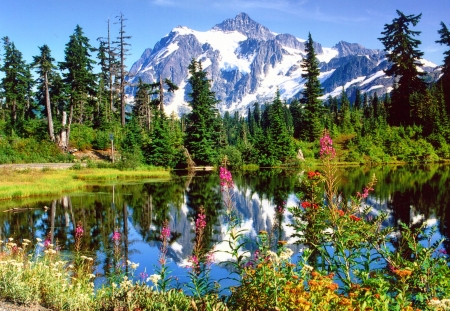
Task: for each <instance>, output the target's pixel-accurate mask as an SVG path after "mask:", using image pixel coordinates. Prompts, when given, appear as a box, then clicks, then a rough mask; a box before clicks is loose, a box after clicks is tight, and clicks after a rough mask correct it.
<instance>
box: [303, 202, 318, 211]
mask: <svg viewBox="0 0 450 311" xmlns="http://www.w3.org/2000/svg"><path fill="white" fill-rule="evenodd" d="M301 206H302V207H303V208H304V209H306V208H313V209H318V208H319V205H317V204H316V203H311V202H307V201H303V202H302V204H301Z"/></svg>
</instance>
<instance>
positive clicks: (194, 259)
mask: <svg viewBox="0 0 450 311" xmlns="http://www.w3.org/2000/svg"><path fill="white" fill-rule="evenodd" d="M188 261H189V262H190V264H191V268H195V267H197V266H198V264H199V260H198V257H197V256H196V255H192V256H191V257H189V259H188Z"/></svg>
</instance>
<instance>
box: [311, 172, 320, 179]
mask: <svg viewBox="0 0 450 311" xmlns="http://www.w3.org/2000/svg"><path fill="white" fill-rule="evenodd" d="M320 176H321V174H320V172H317V171H315V172H314V171H309V172H308V179H314V178H318V177H320Z"/></svg>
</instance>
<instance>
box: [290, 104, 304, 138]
mask: <svg viewBox="0 0 450 311" xmlns="http://www.w3.org/2000/svg"><path fill="white" fill-rule="evenodd" d="M289 110H290V112H291V116H292V123H293V129H294V133H293V136H294V137H295V138H298V139H305V137H304V136H303V135H302V133H303V130H304V124H303V122H302V121H303V119H304V117H303V108H302V105H301V104H300V102H299V101H298V100H297V99H294V100H292V102H291V104H290V105H289Z"/></svg>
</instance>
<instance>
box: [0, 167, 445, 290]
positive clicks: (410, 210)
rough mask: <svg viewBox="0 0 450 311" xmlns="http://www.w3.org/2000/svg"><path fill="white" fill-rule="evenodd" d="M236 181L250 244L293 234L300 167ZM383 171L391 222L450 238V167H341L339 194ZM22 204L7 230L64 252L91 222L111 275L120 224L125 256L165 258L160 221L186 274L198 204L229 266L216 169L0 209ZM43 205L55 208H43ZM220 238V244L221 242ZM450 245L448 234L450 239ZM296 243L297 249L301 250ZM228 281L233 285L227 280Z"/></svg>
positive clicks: (103, 267)
mask: <svg viewBox="0 0 450 311" xmlns="http://www.w3.org/2000/svg"><path fill="white" fill-rule="evenodd" d="M232 173H233V179H234V182H235V189H234V202H235V206H236V209H237V213H238V214H239V216H240V217H241V219H242V222H243V225H242V226H243V227H244V228H245V229H246V230H247V231H246V233H247V234H246V236H247V238H248V245H247V249H248V250H250V251H251V250H254V249H255V247H256V243H255V242H254V238H255V237H256V235H257V233H258V232H259V231H261V230H265V231H267V232H269V233H271V234H272V236H273V239H274V241H276V240H281V239H283V240H288V241H290V242H293V240H292V239H290V232H291V229H290V227H289V226H287V225H288V224H289V223H290V214H289V212H288V211H287V210H286V211H284V212H283V213H279V212H277V211H278V207H279V206H281V205H282V204H283V202H286V206H288V207H289V206H293V205H295V204H298V199H297V197H296V189H297V185H298V181H299V179H300V178H301V177H302V171H298V170H277V169H271V170H260V171H255V172H244V173H243V172H232ZM373 174H375V176H376V178H377V180H378V183H377V185H376V187H375V191H374V192H373V193H372V195H371V196H370V197H369V198H368V201H367V203H368V204H370V205H372V207H373V212H374V213H377V212H379V211H386V212H388V213H389V215H390V217H389V219H388V221H387V223H386V224H387V225H392V226H396V225H397V224H398V222H399V221H401V222H404V223H406V224H409V225H410V226H420V225H421V224H422V223H423V222H427V223H428V224H429V225H432V224H436V225H437V226H438V228H439V230H438V235H437V237H436V238H438V237H440V236H445V237H447V238H448V237H450V217H449V215H448V214H449V212H450V208H449V205H450V191H449V186H450V166H443V165H428V166H383V167H381V166H380V167H375V168H367V167H350V168H345V169H340V171H339V175H340V186H339V193H340V194H341V196H342V197H343V198H349V196H350V195H355V194H356V192H357V191H360V192H361V191H362V189H363V187H364V186H365V185H366V184H367V182H369V181H370V179H371V177H372V175H373ZM2 204H4V205H6V204H7V205H8V207H11V206H14V207H21V208H26V209H25V210H23V211H21V212H17V213H12V212H3V213H0V238H1V239H2V240H5V239H6V238H7V237H14V238H15V239H21V238H28V239H30V240H31V239H35V238H37V237H39V238H43V239H44V238H46V237H48V238H49V239H51V240H52V242H53V243H56V244H58V245H59V246H60V247H61V250H62V251H64V252H70V251H71V250H73V247H74V228H75V226H76V224H77V223H78V222H80V223H81V224H82V225H83V228H84V230H85V235H84V236H83V248H84V249H85V250H86V252H87V253H88V254H90V255H94V256H95V258H96V261H97V271H96V272H97V273H99V274H102V275H103V274H105V273H107V272H108V271H109V270H110V267H111V264H112V256H111V249H112V242H111V236H112V233H113V232H114V231H115V230H118V231H120V232H121V233H122V246H123V254H124V257H125V258H126V259H128V260H131V261H132V262H137V263H139V268H138V270H137V273H136V275H137V277H139V273H141V272H144V271H145V273H146V274H152V273H153V272H154V266H155V265H157V263H158V256H159V246H160V239H159V236H160V230H161V226H162V223H163V222H164V221H165V220H168V221H169V223H170V229H171V232H172V235H171V241H170V248H169V251H168V256H169V258H170V269H171V270H172V273H173V275H176V276H177V277H179V279H180V282H186V281H187V268H186V267H185V265H186V260H187V258H188V257H189V255H191V253H192V248H193V245H194V237H195V230H194V219H195V216H196V215H197V213H198V211H199V208H200V206H203V207H204V208H205V210H206V214H207V227H206V232H207V236H206V241H207V243H208V244H209V245H211V246H212V245H215V249H216V250H219V251H218V252H217V253H216V255H215V257H216V261H217V264H215V265H214V267H213V273H212V276H213V278H214V279H217V280H219V279H221V278H223V277H226V276H228V275H229V271H228V270H227V269H225V267H223V266H222V265H220V264H219V262H221V261H224V260H226V259H227V258H228V257H227V254H226V253H224V252H221V251H220V250H226V245H225V244H226V243H223V240H224V239H226V219H225V217H224V208H223V206H222V204H221V191H220V187H219V177H218V173H217V172H197V173H196V174H195V175H191V176H188V175H187V174H186V173H185V172H177V173H175V174H174V175H173V178H172V180H171V181H169V182H168V181H165V182H135V183H132V182H128V183H120V184H114V185H102V186H94V187H92V188H90V189H89V190H88V191H85V192H79V193H75V194H70V195H66V196H63V197H55V198H47V199H42V200H40V201H33V202H31V201H27V200H25V201H18V202H2V203H0V210H5V209H8V207H6V206H2ZM44 206H47V207H48V209H47V210H45V209H44ZM221 242H222V243H221ZM444 247H445V248H446V250H447V253H449V252H450V243H448V241H447V242H445V243H444ZM298 249H299V248H298V247H297V246H293V250H294V251H298ZM221 282H222V286H227V285H230V284H232V282H231V281H221Z"/></svg>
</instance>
